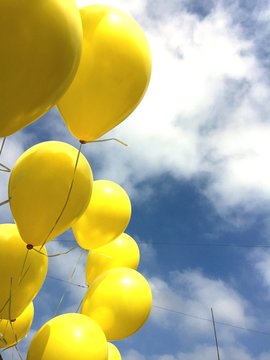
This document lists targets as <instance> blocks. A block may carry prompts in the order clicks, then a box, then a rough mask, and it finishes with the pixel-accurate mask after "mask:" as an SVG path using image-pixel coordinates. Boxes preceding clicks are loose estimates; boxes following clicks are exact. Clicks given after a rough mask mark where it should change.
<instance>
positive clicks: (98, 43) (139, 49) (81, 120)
mask: <svg viewBox="0 0 270 360" xmlns="http://www.w3.org/2000/svg"><path fill="white" fill-rule="evenodd" d="M80 12H81V18H82V24H83V33H84V36H83V50H82V58H81V61H80V65H79V69H78V72H77V73H76V76H75V79H74V81H73V82H72V84H71V86H70V87H69V89H68V91H67V92H66V93H65V95H64V96H63V97H62V98H61V100H60V101H59V102H58V108H59V110H60V112H61V114H62V116H63V118H64V121H65V122H66V124H67V126H68V128H69V130H70V131H71V133H72V134H73V135H74V136H75V137H76V138H78V139H80V140H85V141H90V140H94V139H96V138H98V137H100V136H102V135H103V134H105V133H106V132H107V131H109V130H111V129H112V128H113V127H115V126H116V125H117V124H119V123H120V122H121V121H123V120H124V119H125V118H126V117H127V116H128V115H129V114H130V113H131V112H132V111H133V110H134V109H135V108H136V106H137V105H138V103H139V102H140V101H141V99H142V97H143V95H144V93H145V91H146V89H147V86H148V83H149V80H150V73H151V54H150V49H149V45H148V42H147V39H146V37H145V35H144V32H143V31H142V29H141V28H140V26H139V25H138V24H137V23H136V22H135V20H133V19H132V18H131V17H130V16H129V15H127V14H125V13H123V12H122V11H120V10H118V9H116V8H114V7H111V6H106V5H90V6H85V7H83V8H81V9H80Z"/></svg>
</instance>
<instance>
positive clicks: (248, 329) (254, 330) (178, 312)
mask: <svg viewBox="0 0 270 360" xmlns="http://www.w3.org/2000/svg"><path fill="white" fill-rule="evenodd" d="M153 307H154V308H157V309H160V310H164V311H168V312H172V313H174V314H179V315H183V316H187V317H190V318H192V319H195V320H202V321H207V322H212V320H211V319H207V318H203V317H201V316H196V315H192V314H187V313H184V312H182V311H178V310H173V309H169V308H166V307H163V306H159V305H153ZM215 323H216V324H219V325H223V326H229V327H232V328H235V329H239V330H245V331H250V332H253V333H257V334H263V335H268V336H270V333H269V332H266V331H261V330H256V329H251V328H247V327H243V326H238V325H234V324H229V323H225V322H222V321H215Z"/></svg>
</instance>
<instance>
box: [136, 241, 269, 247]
mask: <svg viewBox="0 0 270 360" xmlns="http://www.w3.org/2000/svg"><path fill="white" fill-rule="evenodd" d="M138 244H146V245H175V246H187V247H189V246H190V247H196V246H198V247H236V248H270V244H257V245H253V244H232V243H230V244H226V243H219V244H218V243H216V244H215V243H192V242H187V243H184V242H177V241H167V242H166V241H147V242H140V241H138Z"/></svg>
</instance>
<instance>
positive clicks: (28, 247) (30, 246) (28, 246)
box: [26, 244, 34, 250]
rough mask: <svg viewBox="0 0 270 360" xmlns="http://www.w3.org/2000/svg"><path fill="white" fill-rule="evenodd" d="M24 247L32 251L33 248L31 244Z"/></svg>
mask: <svg viewBox="0 0 270 360" xmlns="http://www.w3.org/2000/svg"><path fill="white" fill-rule="evenodd" d="M26 247H27V249H28V250H32V249H33V247H34V246H33V245H32V244H27V245H26Z"/></svg>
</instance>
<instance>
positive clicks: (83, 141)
mask: <svg viewBox="0 0 270 360" xmlns="http://www.w3.org/2000/svg"><path fill="white" fill-rule="evenodd" d="M79 141H80V143H81V144H82V145H83V144H86V143H87V141H85V140H79Z"/></svg>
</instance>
